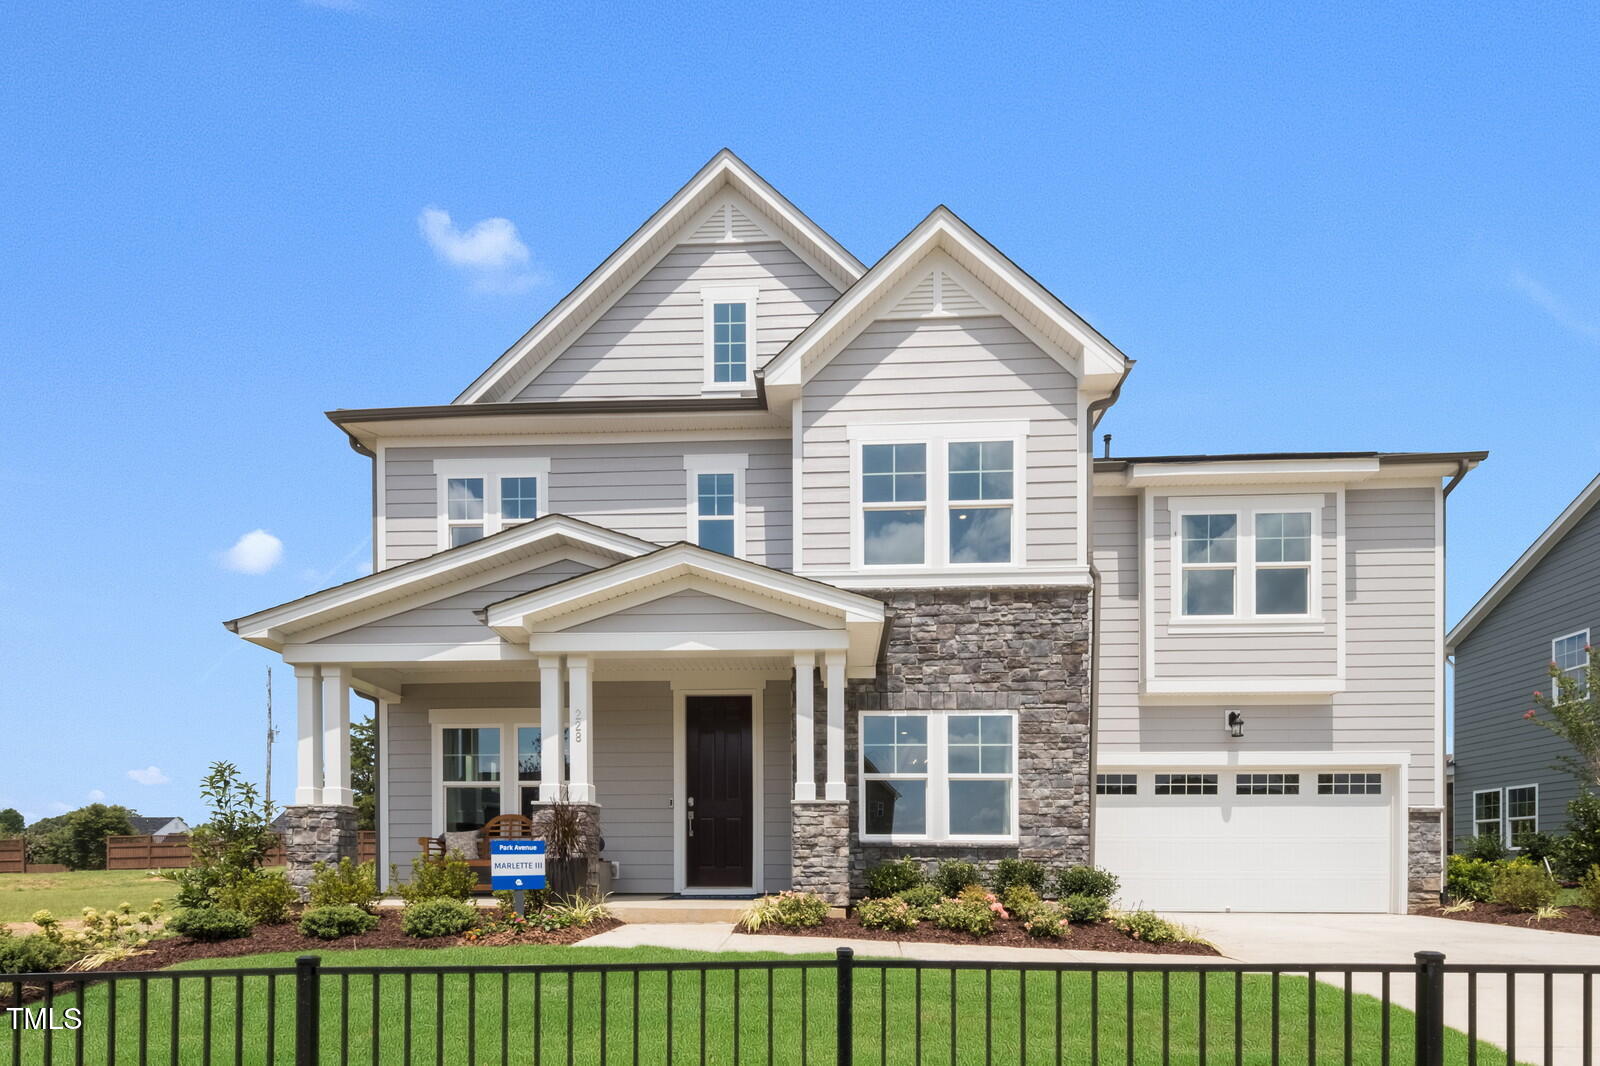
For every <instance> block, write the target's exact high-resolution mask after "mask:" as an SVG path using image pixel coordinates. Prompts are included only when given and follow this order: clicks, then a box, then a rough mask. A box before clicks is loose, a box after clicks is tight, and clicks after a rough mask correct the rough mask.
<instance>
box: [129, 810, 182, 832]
mask: <svg viewBox="0 0 1600 1066" xmlns="http://www.w3.org/2000/svg"><path fill="white" fill-rule="evenodd" d="M128 821H129V822H131V823H132V824H133V833H134V835H135V836H152V837H170V836H183V835H184V834H186V833H188V832H189V823H187V822H185V821H184V820H183V819H182V818H147V817H145V816H144V815H134V816H133V817H132V818H129V819H128Z"/></svg>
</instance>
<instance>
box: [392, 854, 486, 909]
mask: <svg viewBox="0 0 1600 1066" xmlns="http://www.w3.org/2000/svg"><path fill="white" fill-rule="evenodd" d="M389 881H390V882H391V883H392V884H394V886H395V889H394V890H395V894H396V895H398V896H399V897H400V898H401V899H403V900H405V901H406V902H407V903H408V904H409V903H417V902H419V901H421V900H425V899H470V898H471V896H472V890H473V889H474V888H477V887H478V877H477V875H476V874H474V873H473V872H472V867H471V866H469V865H467V860H466V859H465V858H463V857H462V855H461V853H460V852H456V851H452V852H451V853H450V854H448V855H444V856H442V857H440V858H437V859H429V858H423V857H422V856H421V855H418V856H417V857H416V858H415V859H413V860H411V880H410V881H407V882H404V883H401V882H400V878H399V874H398V873H396V871H395V868H394V866H393V865H392V864H391V865H390V867H389Z"/></svg>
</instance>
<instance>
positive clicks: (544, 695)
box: [539, 655, 563, 803]
mask: <svg viewBox="0 0 1600 1066" xmlns="http://www.w3.org/2000/svg"><path fill="white" fill-rule="evenodd" d="M562 702H563V701H562V698H561V656H559V655H541V656H539V802H540V803H557V802H559V801H560V799H561V761H562V757H561V718H562V714H561V710H562V707H561V705H562Z"/></svg>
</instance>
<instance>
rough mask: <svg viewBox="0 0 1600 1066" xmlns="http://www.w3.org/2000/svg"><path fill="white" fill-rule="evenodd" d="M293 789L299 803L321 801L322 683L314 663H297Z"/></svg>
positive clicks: (296, 802)
mask: <svg viewBox="0 0 1600 1066" xmlns="http://www.w3.org/2000/svg"><path fill="white" fill-rule="evenodd" d="M294 681H295V709H296V711H297V714H296V720H295V721H296V725H295V749H294V750H295V789H294V802H295V804H296V805H298V806H304V805H306V804H315V803H321V802H322V686H321V679H320V678H319V676H318V673H317V668H316V667H315V666H296V667H295V668H294Z"/></svg>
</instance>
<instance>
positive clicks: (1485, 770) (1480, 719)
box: [1447, 477, 1600, 847]
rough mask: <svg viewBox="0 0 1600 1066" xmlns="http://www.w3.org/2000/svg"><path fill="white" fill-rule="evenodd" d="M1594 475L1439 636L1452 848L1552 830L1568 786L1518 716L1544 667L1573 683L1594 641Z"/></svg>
mask: <svg viewBox="0 0 1600 1066" xmlns="http://www.w3.org/2000/svg"><path fill="white" fill-rule="evenodd" d="M1597 504H1600V477H1597V478H1595V479H1594V480H1593V481H1591V482H1589V485H1588V487H1587V488H1585V489H1584V490H1583V491H1582V492H1581V493H1579V494H1578V498H1577V499H1575V500H1573V501H1572V503H1571V504H1569V505H1568V506H1567V509H1566V510H1564V511H1562V512H1561V515H1560V516H1559V517H1558V518H1557V519H1556V520H1555V522H1553V523H1552V524H1551V525H1550V528H1549V529H1546V530H1545V531H1544V532H1543V533H1541V534H1540V535H1539V539H1538V540H1536V541H1534V542H1533V544H1532V546H1531V547H1529V548H1528V550H1527V551H1525V552H1523V553H1522V557H1521V558H1519V559H1518V560H1517V561H1516V562H1515V563H1514V564H1512V566H1511V569H1509V570H1507V571H1506V572H1505V573H1504V574H1503V575H1501V577H1500V580H1499V581H1496V582H1495V583H1494V586H1493V587H1492V588H1490V589H1489V591H1488V592H1486V593H1484V596H1483V599H1481V600H1479V601H1478V602H1477V604H1476V605H1475V606H1474V607H1473V608H1472V610H1470V611H1468V612H1467V614H1466V616H1465V617H1463V618H1462V619H1461V621H1460V622H1459V623H1458V624H1457V625H1456V627H1455V628H1454V629H1453V630H1451V631H1450V636H1449V640H1448V641H1447V647H1448V649H1449V651H1450V652H1451V654H1453V655H1454V656H1455V756H1456V779H1455V780H1456V788H1455V796H1456V799H1455V813H1456V832H1455V839H1456V842H1457V844H1458V846H1459V843H1460V842H1461V841H1462V840H1464V839H1465V838H1467V837H1470V836H1474V835H1479V834H1485V833H1487V834H1490V835H1493V836H1497V837H1499V838H1500V839H1501V840H1502V841H1503V842H1504V843H1505V844H1506V845H1507V846H1508V847H1511V846H1514V845H1515V840H1516V837H1517V836H1518V835H1519V834H1521V833H1525V832H1535V831H1538V832H1546V833H1559V832H1561V831H1562V830H1564V829H1565V828H1566V824H1567V804H1568V803H1570V802H1571V801H1572V800H1573V799H1574V798H1575V797H1576V796H1577V795H1578V782H1577V779H1576V778H1574V777H1573V776H1572V775H1571V774H1570V773H1568V772H1567V771H1566V770H1562V769H1558V768H1557V763H1558V761H1559V760H1560V759H1561V758H1562V757H1563V756H1565V755H1572V754H1573V751H1572V748H1571V747H1570V746H1569V745H1568V744H1567V743H1566V742H1565V741H1563V740H1562V739H1561V738H1560V737H1558V736H1556V735H1555V734H1553V733H1551V732H1550V731H1548V730H1546V729H1541V728H1540V727H1539V726H1538V725H1537V724H1535V723H1533V722H1529V721H1526V720H1524V718H1523V716H1524V715H1525V714H1526V713H1527V712H1528V711H1529V710H1530V709H1531V708H1532V707H1533V698H1532V697H1533V693H1534V692H1535V691H1536V690H1537V691H1541V692H1549V691H1550V690H1551V684H1552V681H1551V677H1550V664H1551V663H1555V664H1557V665H1558V666H1559V667H1560V668H1561V669H1562V670H1565V671H1568V672H1569V673H1571V675H1572V676H1573V677H1574V678H1579V679H1581V678H1582V677H1583V669H1584V667H1585V666H1586V665H1587V663H1588V658H1589V652H1588V648H1589V644H1590V642H1591V636H1592V635H1593V634H1600V506H1597Z"/></svg>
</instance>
